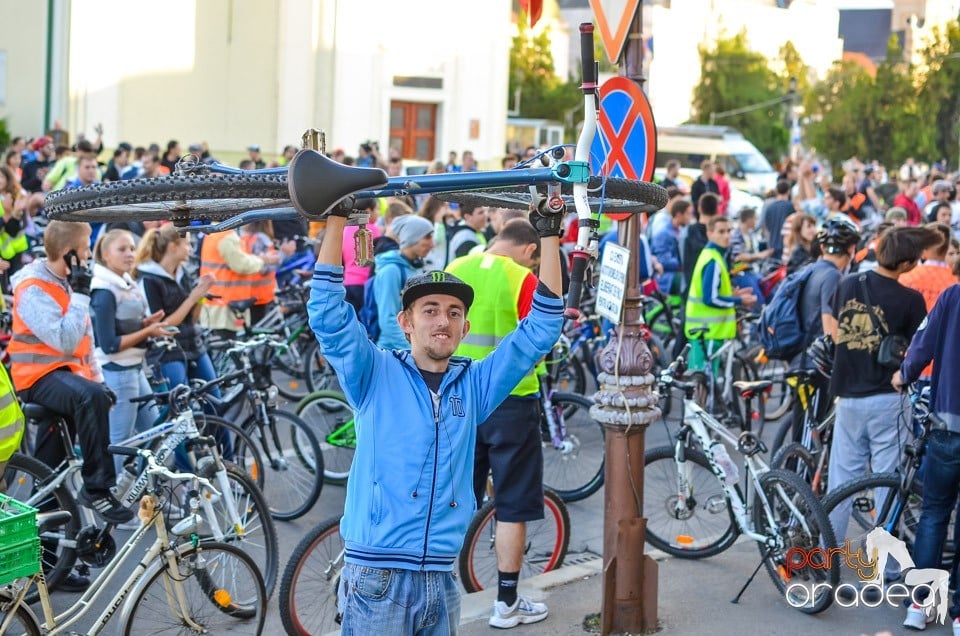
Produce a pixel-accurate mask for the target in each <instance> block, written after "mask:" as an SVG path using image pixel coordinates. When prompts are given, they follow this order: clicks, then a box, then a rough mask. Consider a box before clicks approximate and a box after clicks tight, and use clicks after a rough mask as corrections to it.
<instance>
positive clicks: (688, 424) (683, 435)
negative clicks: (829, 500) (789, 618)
mask: <svg viewBox="0 0 960 636" xmlns="http://www.w3.org/2000/svg"><path fill="white" fill-rule="evenodd" d="M683 403H684V408H685V411H684V417H683V427H682V428H681V431H680V433H679V434H678V436H677V444H676V451H675V455H674V458H675V460H676V464H677V477H678V482H677V483H678V492H677V504H676V505H677V507H678V509H680V508H682V507H685V506H686V501H687V493H688V492H691V490H692V488H691V484H690V468H689V467H688V466H687V465H686V458H685V454H684V453H685V450H686V445H687V441H688V439H687V431H689V432H690V433H693V435H694V437H695V438H696V439H697V441H698V442H699V443H700V448H701V449H702V450H703V454H704V455H705V456H706V457H707V461H708V462H709V464H710V469H711V470H712V471H713V474H714V475H715V476H716V478H717V480H718V481H719V482H720V486H721V488H722V489H723V492H724V494H725V495H726V498H727V501H728V502H730V506H731V508H732V510H733V516H734V519H736V522H737V526H738V527H739V528H740V531H741V532H742V533H743V534H745V535H746V536H748V537H750V538H751V539H753V540H754V541H756V542H758V543H762V544H764V545H767V546H769V547H770V548H773V549H777V550H782V549H783V547H784V546H783V538H782V537H780V536H779V535H778V536H776V537H771V536H768V535H765V534H760V533H758V532H755V531H754V525H753V521H752V520H751V519H750V517H749V516H748V515H747V511H748V510H749V509H752V508H753V507H754V506H756V505H757V500H758V499H759V501H760V503H761V504H762V505H763V510H764V514H766V516H767V521H768V523H769V525H770V527H777V523H776V520H775V519H774V518H773V516H772V514H771V511H770V502H769V501H767V498H766V495H765V494H764V492H763V489H762V488H760V477H761V476H763V474H764V473H766V472H768V471H769V470H770V467H769V466H768V465H767V463H766V462H764V461H763V460H762V459H760V457H759V453H755V454H744V455H743V457H744V469H745V470H746V472H747V474H748V476H749V480H748V481H747V482H746V484H747V487H745V490H746V492H747V494H746V502H744V498H743V497H741V496H740V493H739V491H738V490H737V487H736V484H730V483H727V482H726V480H725V479H724V473H723V468H721V467H720V464H719V463H718V462H717V460H716V458H715V457H714V454H713V449H712V448H711V445H712V444H713V438H712V437H711V432H712V433H714V434H716V435H717V436H719V437H720V439H721V443H723V442H726V443H727V444H728V445H730V446H733V447H734V448H739V447H740V440H739V439H737V438H736V437H734V436H733V435H732V434H731V433H730V432H729V431H728V430H727V428H726V427H725V426H724V425H723V424H721V423H720V422H718V421H717V420H716V419H714V418H713V417H712V416H711V415H710V414H709V413H707V412H706V411H705V410H703V409H702V408H700V406H699V405H698V404H697V403H696V402H695V401H694V400H692V399H689V398H685V399H684V401H683ZM684 429H686V430H684ZM750 483H752V484H753V489H752V490H751V489H750V488H749V485H750ZM784 499H785V500H789V498H788V497H785V498H784ZM789 505H790V506H791V509H792V512H793V513H794V514H795V515H796V516H797V517H798V518H801V519H803V516H802V515H801V514H800V512H799V511H798V510H797V509H796V508H795V507H794V506H793V504H792V503H789ZM804 531H806V532H809V531H810V528H804Z"/></svg>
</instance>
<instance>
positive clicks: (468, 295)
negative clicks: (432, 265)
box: [402, 270, 473, 311]
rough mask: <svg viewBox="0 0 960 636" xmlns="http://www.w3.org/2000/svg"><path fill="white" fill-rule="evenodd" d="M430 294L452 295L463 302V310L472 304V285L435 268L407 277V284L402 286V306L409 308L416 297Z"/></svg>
mask: <svg viewBox="0 0 960 636" xmlns="http://www.w3.org/2000/svg"><path fill="white" fill-rule="evenodd" d="M431 294H443V295H445V296H453V297H454V298H456V299H458V300H459V301H460V302H462V303H463V308H464V310H465V311H469V310H470V305H472V304H473V287H471V286H470V285H468V284H466V283H465V282H463V281H462V280H460V279H459V278H457V277H456V276H454V275H453V274H448V273H447V272H444V271H442V270H436V271H433V272H424V273H423V274H417V275H416V276H412V277H410V278H409V279H407V284H406V285H404V286H403V295H402V303H403V308H404V309H409V308H410V305H412V304H413V303H414V302H415V301H416V300H417V299H418V298H423V297H424V296H430V295H431Z"/></svg>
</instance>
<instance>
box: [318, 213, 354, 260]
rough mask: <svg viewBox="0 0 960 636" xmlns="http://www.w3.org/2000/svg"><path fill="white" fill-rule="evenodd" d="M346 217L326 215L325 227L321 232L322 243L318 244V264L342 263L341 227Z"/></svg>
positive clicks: (345, 222) (344, 223)
mask: <svg viewBox="0 0 960 636" xmlns="http://www.w3.org/2000/svg"><path fill="white" fill-rule="evenodd" d="M346 224H347V219H345V218H344V217H342V216H333V215H332V214H331V215H330V216H328V217H327V228H326V230H325V231H324V233H323V243H321V244H320V254H319V255H318V256H317V264H318V265H335V266H339V265H342V264H343V251H342V250H343V228H344V226H346Z"/></svg>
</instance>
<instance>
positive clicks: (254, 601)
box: [122, 543, 267, 635]
mask: <svg viewBox="0 0 960 636" xmlns="http://www.w3.org/2000/svg"><path fill="white" fill-rule="evenodd" d="M178 550H179V554H177V556H176V557H175V559H176V568H177V569H176V571H175V572H174V571H171V570H170V567H169V564H168V563H166V562H163V563H162V565H161V566H160V567H158V568H157V569H156V571H155V572H153V573H152V574H150V575H148V578H147V582H146V584H145V585H144V586H143V587H142V588H141V589H140V592H139V593H138V594H137V595H135V596H134V597H132V598H131V599H130V601H129V605H128V606H127V607H125V608H124V614H125V615H126V620H125V622H124V625H123V630H122V633H123V634H126V635H139V634H164V633H176V634H180V633H195V630H196V628H193V629H191V627H193V626H192V625H189V624H187V621H191V622H193V623H194V624H196V626H197V627H200V628H202V630H203V633H205V634H231V635H233V634H260V633H261V632H262V631H263V623H264V620H265V618H266V611H267V593H266V590H265V589H264V584H263V577H262V576H261V575H260V571H259V570H258V569H257V565H256V563H254V562H253V560H252V559H251V558H250V557H249V556H248V555H247V554H246V553H244V552H243V551H242V550H240V549H239V548H237V547H236V546H233V545H230V544H224V543H201V544H200V545H199V546H197V547H195V548H194V547H192V546H191V547H184V546H181V547H180V548H178ZM178 587H179V588H180V589H182V590H183V594H182V598H183V601H184V606H185V607H184V608H183V609H185V610H186V611H187V613H188V616H186V617H184V616H182V615H181V614H180V612H181V609H180V607H179V605H178V604H177V601H176V600H175V599H176V598H177V594H176V590H177V588H178Z"/></svg>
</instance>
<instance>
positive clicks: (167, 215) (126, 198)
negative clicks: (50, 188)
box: [44, 174, 292, 222]
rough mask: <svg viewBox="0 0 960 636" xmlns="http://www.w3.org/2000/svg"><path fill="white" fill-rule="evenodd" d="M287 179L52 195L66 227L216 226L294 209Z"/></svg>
mask: <svg viewBox="0 0 960 636" xmlns="http://www.w3.org/2000/svg"><path fill="white" fill-rule="evenodd" d="M291 206H292V204H291V203H290V192H289V191H288V190H287V176H286V175H263V174H242V175H220V174H216V175H189V176H170V177H159V178H157V179H131V180H129V181H112V182H110V183H98V184H95V185H90V186H83V187H81V188H73V189H71V190H58V191H57V192H51V193H50V194H49V195H48V196H47V199H46V203H45V205H44V208H45V210H46V214H47V216H48V217H49V218H51V219H57V220H61V221H105V222H106V221H165V220H168V219H169V220H173V221H182V222H187V221H216V220H221V219H228V218H231V217H234V216H237V215H238V214H240V213H241V212H246V211H247V210H262V209H269V208H280V207H291Z"/></svg>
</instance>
